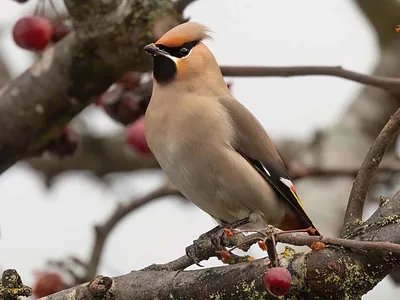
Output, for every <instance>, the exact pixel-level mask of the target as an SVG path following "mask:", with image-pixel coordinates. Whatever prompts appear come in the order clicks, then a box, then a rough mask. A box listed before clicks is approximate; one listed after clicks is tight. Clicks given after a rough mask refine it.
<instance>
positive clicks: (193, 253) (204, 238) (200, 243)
mask: <svg viewBox="0 0 400 300" xmlns="http://www.w3.org/2000/svg"><path fill="white" fill-rule="evenodd" d="M224 235H225V230H224V228H223V227H221V226H216V227H215V228H213V229H211V230H209V231H208V232H206V233H204V234H202V235H201V236H200V237H199V238H198V239H197V240H195V241H193V244H192V245H190V246H188V247H186V256H187V257H189V258H190V259H192V260H193V262H194V263H195V264H196V265H198V266H200V267H203V266H202V265H201V264H200V262H201V261H202V260H205V259H208V258H210V257H212V256H215V251H216V250H221V249H225V248H224V247H223V246H222V245H221V239H222V238H223V237H224Z"/></svg>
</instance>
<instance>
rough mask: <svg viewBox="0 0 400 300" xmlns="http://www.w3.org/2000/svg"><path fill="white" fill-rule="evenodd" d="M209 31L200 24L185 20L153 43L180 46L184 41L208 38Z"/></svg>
mask: <svg viewBox="0 0 400 300" xmlns="http://www.w3.org/2000/svg"><path fill="white" fill-rule="evenodd" d="M209 32H210V30H209V29H208V28H207V27H206V26H204V25H202V24H199V23H195V22H187V23H183V24H180V25H178V26H176V27H174V28H172V29H171V30H169V31H168V32H167V33H165V34H164V35H163V36H162V37H161V38H160V39H159V40H158V41H157V42H156V43H155V44H156V45H159V44H161V45H164V46H167V47H180V46H182V45H183V44H185V43H190V42H193V41H202V40H204V39H210V38H211V37H210V36H209V35H208V33H209Z"/></svg>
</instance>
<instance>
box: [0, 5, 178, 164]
mask: <svg viewBox="0 0 400 300" xmlns="http://www.w3.org/2000/svg"><path fill="white" fill-rule="evenodd" d="M66 3H67V5H68V7H69V8H70V15H71V18H72V19H73V20H75V23H74V26H75V31H74V32H72V33H70V34H69V35H68V36H66V37H65V38H64V39H62V40H61V41H60V42H58V43H57V44H56V45H55V46H53V47H49V48H48V49H47V50H46V51H44V52H43V53H42V54H41V55H40V57H39V59H38V61H37V62H36V63H35V64H34V65H33V66H32V67H31V68H30V69H29V70H27V71H26V72H25V73H23V74H22V75H21V76H20V77H19V78H17V79H16V80H14V81H13V82H11V83H10V84H9V85H8V86H7V87H6V88H5V89H4V90H2V92H0V102H1V106H0V127H1V128H2V130H1V132H0V171H4V170H5V169H7V168H8V167H9V166H11V165H12V164H14V163H15V162H16V161H18V160H20V159H22V158H24V157H26V156H31V155H33V154H37V153H38V152H40V151H41V150H42V148H43V147H45V146H46V145H47V143H48V142H49V140H50V139H51V138H53V137H54V136H55V135H57V134H58V132H59V129H60V127H61V126H62V125H64V124H65V123H66V122H68V121H69V120H70V119H71V118H72V117H73V116H74V115H76V114H77V113H79V112H80V111H81V110H82V109H83V108H84V107H85V106H87V105H88V104H89V103H91V101H93V100H95V99H96V98H97V97H98V96H100V95H101V94H102V93H103V92H104V91H105V90H106V89H107V88H108V87H109V86H110V85H111V84H112V83H114V82H115V81H116V80H117V79H118V78H119V77H120V76H121V75H122V74H123V73H124V72H126V71H128V70H147V69H148V68H149V67H150V62H151V59H150V57H148V56H147V55H145V54H144V53H143V52H144V51H143V46H144V45H146V44H147V43H149V42H150V41H153V40H154V39H157V38H158V37H159V35H160V34H163V33H164V32H165V31H166V30H168V29H170V28H171V27H173V26H175V25H177V24H178V23H179V17H178V15H177V14H176V12H175V11H174V10H173V7H172V3H171V2H170V1H169V0H159V1H145V0H124V1H85V4H82V3H81V1H72V0H70V1H66ZM76 4H79V7H77V6H76ZM116 4H119V5H117V6H116ZM74 5H75V6H74ZM116 37H117V38H116ZM16 137H18V138H16Z"/></svg>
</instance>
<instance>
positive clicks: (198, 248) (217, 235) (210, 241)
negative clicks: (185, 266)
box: [186, 217, 250, 267]
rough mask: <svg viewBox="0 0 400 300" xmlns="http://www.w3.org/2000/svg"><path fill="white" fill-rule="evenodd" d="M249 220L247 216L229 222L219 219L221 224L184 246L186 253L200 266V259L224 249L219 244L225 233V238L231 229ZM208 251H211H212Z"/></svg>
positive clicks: (230, 234) (231, 234)
mask: <svg viewBox="0 0 400 300" xmlns="http://www.w3.org/2000/svg"><path fill="white" fill-rule="evenodd" d="M249 222H250V219H249V217H247V218H244V219H240V220H237V221H234V222H230V223H229V222H226V221H223V220H221V221H220V223H221V225H218V226H216V227H214V228H213V229H211V230H209V231H207V232H206V233H204V234H202V235H200V237H199V238H198V239H197V240H195V241H193V245H190V246H188V247H186V255H187V256H188V257H189V258H191V259H192V260H193V262H194V263H195V264H196V265H198V266H200V267H202V265H200V261H202V260H203V259H208V258H209V257H211V256H214V255H215V251H221V250H225V247H224V246H222V245H221V240H222V238H223V237H224V235H226V237H227V238H229V237H231V236H233V233H232V231H231V230H233V229H235V228H237V227H240V226H242V225H245V224H247V223H249ZM210 249H211V250H210ZM210 251H212V253H211V252H210Z"/></svg>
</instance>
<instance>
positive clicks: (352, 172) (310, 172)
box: [289, 165, 400, 180]
mask: <svg viewBox="0 0 400 300" xmlns="http://www.w3.org/2000/svg"><path fill="white" fill-rule="evenodd" d="M377 172H379V173H390V174H395V173H400V168H399V167H396V166H389V165H388V166H381V167H380V168H379V169H378V170H377ZM289 173H290V178H291V179H292V180H296V179H300V178H304V177H309V176H318V177H322V176H351V177H355V176H357V173H358V168H357V169H356V168H353V169H350V168H349V169H346V168H340V169H339V168H338V169H335V168H329V169H328V168H320V167H307V168H298V169H297V168H296V169H293V170H290V169H289Z"/></svg>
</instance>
